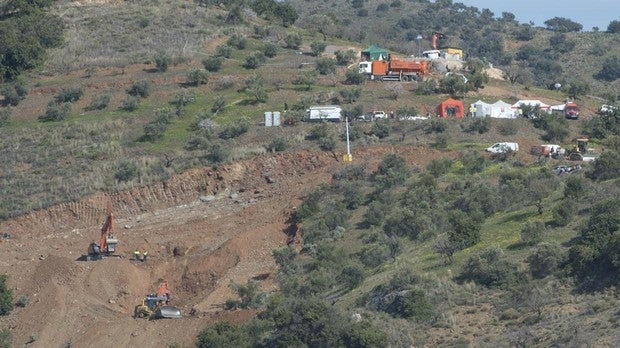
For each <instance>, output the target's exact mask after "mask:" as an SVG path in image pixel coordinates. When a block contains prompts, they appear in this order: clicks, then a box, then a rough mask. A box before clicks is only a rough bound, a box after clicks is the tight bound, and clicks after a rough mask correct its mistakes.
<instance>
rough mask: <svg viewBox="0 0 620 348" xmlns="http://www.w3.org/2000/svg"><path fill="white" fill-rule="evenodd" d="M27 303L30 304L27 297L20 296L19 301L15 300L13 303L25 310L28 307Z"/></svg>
mask: <svg viewBox="0 0 620 348" xmlns="http://www.w3.org/2000/svg"><path fill="white" fill-rule="evenodd" d="M28 302H30V299H29V298H28V296H26V295H21V296H20V297H19V299H17V302H16V303H15V305H16V306H18V307H22V308H25V307H27V306H28Z"/></svg>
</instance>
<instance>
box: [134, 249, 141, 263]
mask: <svg viewBox="0 0 620 348" xmlns="http://www.w3.org/2000/svg"><path fill="white" fill-rule="evenodd" d="M133 259H134V260H136V261H140V252H139V251H138V249H136V251H134V252H133Z"/></svg>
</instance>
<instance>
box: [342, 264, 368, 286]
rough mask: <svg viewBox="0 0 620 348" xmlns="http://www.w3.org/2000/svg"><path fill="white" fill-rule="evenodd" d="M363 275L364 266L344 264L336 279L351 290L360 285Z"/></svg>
mask: <svg viewBox="0 0 620 348" xmlns="http://www.w3.org/2000/svg"><path fill="white" fill-rule="evenodd" d="M364 277H365V272H364V268H363V267H361V266H360V265H358V264H355V263H354V264H350V265H347V266H345V267H344V268H343V269H342V271H341V272H340V275H338V277H337V278H336V280H337V281H338V282H339V283H340V284H341V285H342V286H344V288H345V289H347V290H351V289H354V288H356V287H357V286H358V285H360V284H361V283H362V282H363V281H364Z"/></svg>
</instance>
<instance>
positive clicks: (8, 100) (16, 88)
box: [0, 79, 28, 106]
mask: <svg viewBox="0 0 620 348" xmlns="http://www.w3.org/2000/svg"><path fill="white" fill-rule="evenodd" d="M26 94H28V89H26V86H25V84H24V83H23V82H22V81H21V79H20V80H17V81H16V82H14V83H11V84H9V83H5V84H4V85H3V86H2V88H0V95H2V96H3V97H4V100H3V101H2V105H3V106H9V105H10V106H17V105H18V104H19V102H21V101H22V100H24V99H25V98H26Z"/></svg>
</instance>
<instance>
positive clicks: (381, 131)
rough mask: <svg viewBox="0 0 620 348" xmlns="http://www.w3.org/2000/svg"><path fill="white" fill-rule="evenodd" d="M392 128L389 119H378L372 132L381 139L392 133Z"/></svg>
mask: <svg viewBox="0 0 620 348" xmlns="http://www.w3.org/2000/svg"><path fill="white" fill-rule="evenodd" d="M390 128H391V127H390V122H389V121H388V120H383V121H381V120H377V121H375V122H374V123H373V125H372V128H371V129H370V133H371V134H372V135H374V136H376V137H377V138H379V139H383V138H387V137H388V136H389V135H390Z"/></svg>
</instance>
